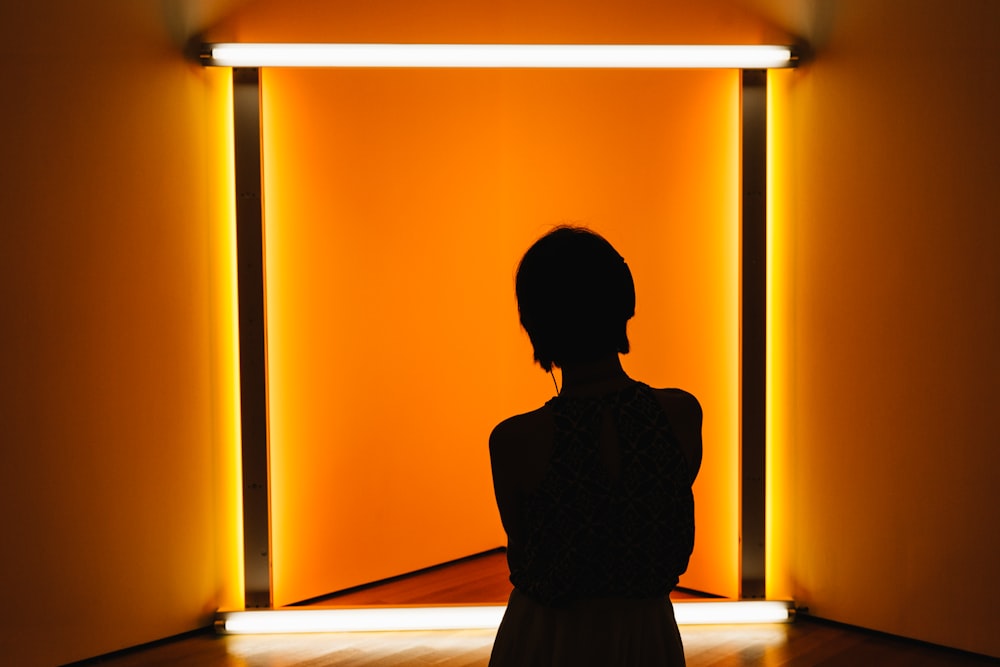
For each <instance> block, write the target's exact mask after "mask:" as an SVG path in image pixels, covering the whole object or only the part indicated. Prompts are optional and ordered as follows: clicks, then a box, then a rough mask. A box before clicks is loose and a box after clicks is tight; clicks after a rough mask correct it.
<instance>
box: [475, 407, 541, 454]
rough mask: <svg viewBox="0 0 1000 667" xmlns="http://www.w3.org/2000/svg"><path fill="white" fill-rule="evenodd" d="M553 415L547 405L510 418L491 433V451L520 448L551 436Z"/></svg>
mask: <svg viewBox="0 0 1000 667" xmlns="http://www.w3.org/2000/svg"><path fill="white" fill-rule="evenodd" d="M551 424H552V420H551V415H550V409H549V407H548V406H547V405H543V406H542V407H540V408H538V409H537V410H532V411H531V412H525V413H523V414H519V415H514V416H513V417H508V418H507V419H504V420H503V421H502V422H500V423H499V424H497V425H496V426H495V427H494V428H493V432H492V433H490V450H491V451H492V450H494V449H495V448H503V449H510V448H519V447H523V446H525V445H526V444H528V443H532V442H536V441H539V440H544V439H546V438H548V437H550V436H551V434H550V431H551Z"/></svg>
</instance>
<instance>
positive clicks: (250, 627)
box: [215, 600, 794, 634]
mask: <svg viewBox="0 0 1000 667" xmlns="http://www.w3.org/2000/svg"><path fill="white" fill-rule="evenodd" d="M504 609H505V607H504V606H503V605H440V606H429V607H354V608H339V609H335V608H328V609H324V608H318V607H312V608H302V607H299V608H283V609H258V610H248V611H226V612H219V614H218V615H217V617H216V621H215V628H216V630H217V631H218V632H219V633H220V634H266V633H298V632H392V631H405V630H470V629H489V630H495V629H496V628H497V627H498V626H499V625H500V619H501V618H503V612H504ZM674 615H675V616H676V618H677V623H678V624H679V625H697V624H713V623H787V622H789V621H791V620H792V619H793V618H794V605H793V603H791V602H788V601H775V600H705V601H702V600H691V601H687V600H683V601H675V602H674Z"/></svg>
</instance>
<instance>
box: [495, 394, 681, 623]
mask: <svg viewBox="0 0 1000 667" xmlns="http://www.w3.org/2000/svg"><path fill="white" fill-rule="evenodd" d="M549 407H550V410H551V418H552V421H553V444H552V449H551V453H550V455H549V461H548V465H547V468H546V472H545V473H544V475H543V477H542V478H541V480H540V481H539V483H538V485H537V486H536V487H535V488H534V489H530V490H528V491H527V492H526V493H525V494H524V495H523V497H522V498H521V500H520V508H519V511H520V513H521V516H522V518H523V533H522V535H521V538H522V540H523V541H522V544H521V548H520V549H518V550H516V551H515V552H514V553H513V554H512V556H511V558H510V567H511V581H512V582H513V583H514V585H515V586H517V588H518V589H520V590H521V591H522V592H523V593H525V594H527V595H529V596H530V597H532V598H534V599H535V600H536V601H538V602H541V603H543V604H548V605H559V604H564V603H566V602H568V601H570V600H575V599H582V598H595V597H625V598H644V597H657V596H663V595H666V594H667V593H669V591H670V590H671V589H672V588H673V587H674V586H675V585H676V583H677V577H678V576H679V575H680V574H681V573H682V572H683V571H684V570H685V569H686V567H687V560H688V556H689V555H690V553H691V549H692V546H693V543H694V506H693V499H692V496H691V484H690V480H691V473H690V471H689V468H688V464H687V460H686V459H685V457H684V453H683V452H682V450H681V448H680V445H679V444H678V442H677V440H676V438H675V437H674V435H673V432H672V430H671V427H670V423H669V421H668V419H667V416H666V414H665V412H664V410H663V408H662V407H661V405H660V403H659V402H658V401H657V399H656V397H655V395H654V394H653V391H652V390H651V389H650V388H649V387H647V386H646V385H644V384H641V383H638V382H632V383H629V384H628V385H627V386H626V387H625V388H624V389H621V390H619V391H615V392H612V393H609V394H605V395H602V396H596V397H557V398H555V399H553V400H552V401H550V402H549Z"/></svg>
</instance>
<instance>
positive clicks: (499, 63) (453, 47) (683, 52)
mask: <svg viewBox="0 0 1000 667" xmlns="http://www.w3.org/2000/svg"><path fill="white" fill-rule="evenodd" d="M201 60H202V62H203V63H204V64H206V65H209V66H215V67H463V68H468V67H472V68H522V67H528V68H654V69H656V68H721V69H727V68H735V69H770V68H779V67H793V66H794V65H795V53H794V52H793V50H792V48H791V47H789V46H768V45H758V46H729V45H726V46H706V45H684V46H679V45H653V44H648V45H640V44H602V45H584V44H221V43H220V44H205V45H204V46H203V48H202V54H201Z"/></svg>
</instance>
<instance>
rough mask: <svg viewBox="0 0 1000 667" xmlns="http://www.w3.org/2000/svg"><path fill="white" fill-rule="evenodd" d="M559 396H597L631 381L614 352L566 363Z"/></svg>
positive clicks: (624, 385)
mask: <svg viewBox="0 0 1000 667" xmlns="http://www.w3.org/2000/svg"><path fill="white" fill-rule="evenodd" d="M560 370H562V388H561V389H560V390H559V395H560V396H599V395H601V394H607V393H610V392H613V391H617V390H619V389H623V388H624V387H626V386H628V384H629V383H631V382H632V380H631V378H629V376H628V375H627V374H626V373H625V369H623V368H622V363H621V360H620V359H619V358H618V355H617V354H615V355H613V356H610V357H605V358H604V359H599V360H597V361H588V362H583V363H574V364H566V365H565V366H563V367H562V368H561V369H560Z"/></svg>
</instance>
